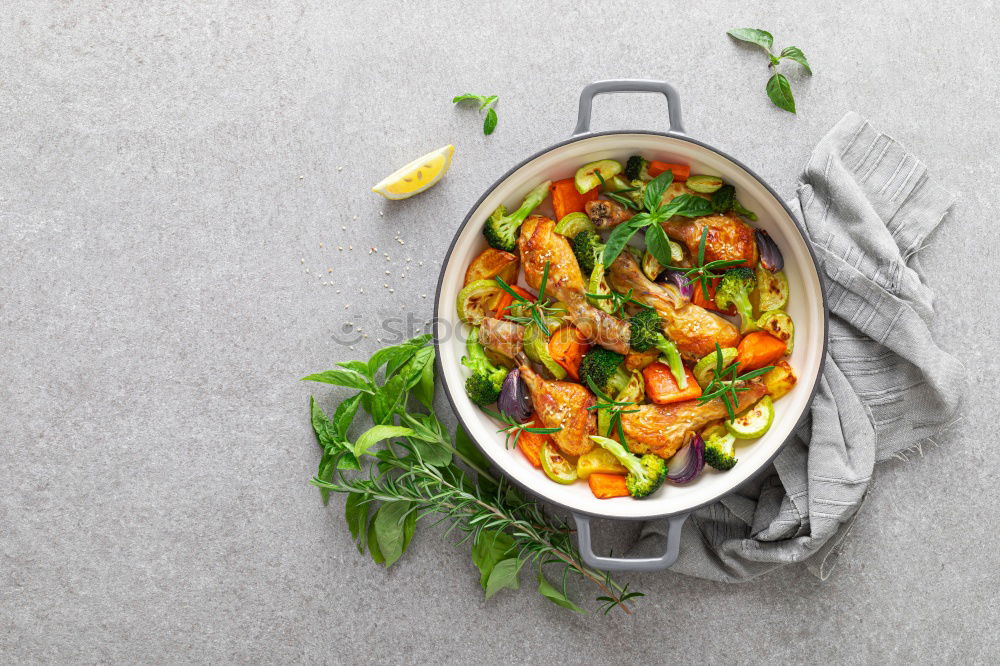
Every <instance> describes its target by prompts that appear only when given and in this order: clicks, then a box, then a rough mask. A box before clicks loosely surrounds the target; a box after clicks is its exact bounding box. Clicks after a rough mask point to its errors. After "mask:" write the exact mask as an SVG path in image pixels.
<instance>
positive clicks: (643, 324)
mask: <svg viewBox="0 0 1000 666" xmlns="http://www.w3.org/2000/svg"><path fill="white" fill-rule="evenodd" d="M629 345H630V346H631V347H632V349H634V350H635V351H640V352H642V351H646V350H647V349H650V348H651V347H652V348H656V349H659V350H660V353H662V354H663V356H664V358H665V359H666V361H667V365H669V366H670V371H671V372H672V373H673V375H674V380H675V381H676V382H677V386H679V387H680V388H681V389H686V388H687V374H686V373H685V372H684V364H683V362H682V361H681V355H680V352H678V351H677V345H675V344H674V343H673V341H672V340H668V339H667V338H666V337H665V336H664V335H663V325H662V323H661V322H660V316H659V315H658V314H656V310H652V309H650V308H643V309H641V310H639V312H637V313H635V314H634V315H632V317H631V318H630V319H629Z"/></svg>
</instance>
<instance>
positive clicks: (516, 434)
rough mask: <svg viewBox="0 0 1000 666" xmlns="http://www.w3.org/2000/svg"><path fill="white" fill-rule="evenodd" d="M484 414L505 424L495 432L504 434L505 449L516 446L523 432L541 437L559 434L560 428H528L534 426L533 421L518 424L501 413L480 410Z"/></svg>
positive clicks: (484, 409) (485, 409) (484, 408)
mask: <svg viewBox="0 0 1000 666" xmlns="http://www.w3.org/2000/svg"><path fill="white" fill-rule="evenodd" d="M482 409H483V411H484V412H486V413H487V414H489V415H490V416H492V417H493V418H495V419H496V420H497V421H501V422H503V423H506V424H507V425H506V426H504V427H503V428H500V429H499V430H497V432H502V433H504V434H505V437H504V440H503V445H504V447H505V448H508V449H509V448H510V447H511V445H513V446H517V442H518V440H519V439H521V433H523V432H533V433H537V434H541V435H551V434H552V433H554V432H559V431H560V430H562V427H558V428H544V427H541V426H535V427H529V426H532V425H533V424H534V421H528V422H527V423H518V422H517V421H515V420H514V419H512V418H511V417H509V416H507V415H506V414H504V413H502V412H494V411H493V410H492V409H487V408H486V407H483V408H482ZM511 437H513V438H514V441H513V442H511V441H510V438H511Z"/></svg>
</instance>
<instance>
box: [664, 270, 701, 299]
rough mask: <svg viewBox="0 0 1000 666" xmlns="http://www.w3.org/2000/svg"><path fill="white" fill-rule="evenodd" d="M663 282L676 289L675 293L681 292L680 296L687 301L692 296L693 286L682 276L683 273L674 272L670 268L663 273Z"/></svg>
mask: <svg viewBox="0 0 1000 666" xmlns="http://www.w3.org/2000/svg"><path fill="white" fill-rule="evenodd" d="M663 281H664V282H666V283H667V284H672V285H674V286H675V287H677V291H679V292H681V296H683V297H684V298H686V299H688V300H691V297H692V296H694V285H692V284H691V283H690V282H688V279H687V278H686V277H685V276H684V271H675V270H674V269H672V268H668V269H667V270H666V271H665V272H664V273H663Z"/></svg>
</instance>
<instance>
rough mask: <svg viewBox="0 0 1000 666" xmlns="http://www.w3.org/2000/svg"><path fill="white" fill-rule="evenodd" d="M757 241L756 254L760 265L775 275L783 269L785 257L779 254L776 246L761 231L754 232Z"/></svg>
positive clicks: (779, 251)
mask: <svg viewBox="0 0 1000 666" xmlns="http://www.w3.org/2000/svg"><path fill="white" fill-rule="evenodd" d="M754 238H756V239H757V254H759V255H760V265H761V266H763V267H764V268H766V269H767V270H769V271H771V272H772V273H776V272H778V271H780V270H781V269H782V268H784V267H785V257H784V255H782V254H781V249H780V248H779V247H778V244H777V243H775V242H774V241H773V240H771V237H770V236H769V235H768V233H767V232H766V231H764V230H763V229H755V230H754Z"/></svg>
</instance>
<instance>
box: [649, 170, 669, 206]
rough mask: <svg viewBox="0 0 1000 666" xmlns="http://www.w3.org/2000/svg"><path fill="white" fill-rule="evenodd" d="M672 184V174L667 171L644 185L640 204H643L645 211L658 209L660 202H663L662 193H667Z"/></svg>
mask: <svg viewBox="0 0 1000 666" xmlns="http://www.w3.org/2000/svg"><path fill="white" fill-rule="evenodd" d="M673 182H674V172H673V171H670V170H669V169H668V170H667V171H664V172H663V173H661V174H660V175H659V176H657V177H656V178H654V179H653V180H651V181H649V184H648V185H646V191H645V192H643V193H642V202H643V204H645V206H646V210H648V211H649V212H653V211H655V210H657V209H658V208H659V207H660V201H662V200H663V193H664V192H666V191H667V188H668V187H670V184H671V183H673Z"/></svg>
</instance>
